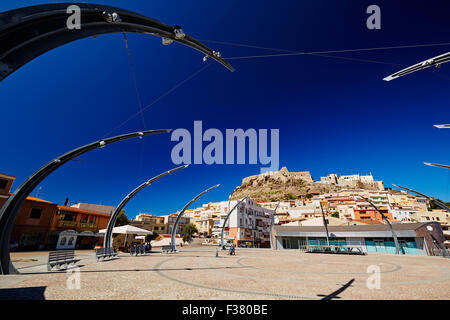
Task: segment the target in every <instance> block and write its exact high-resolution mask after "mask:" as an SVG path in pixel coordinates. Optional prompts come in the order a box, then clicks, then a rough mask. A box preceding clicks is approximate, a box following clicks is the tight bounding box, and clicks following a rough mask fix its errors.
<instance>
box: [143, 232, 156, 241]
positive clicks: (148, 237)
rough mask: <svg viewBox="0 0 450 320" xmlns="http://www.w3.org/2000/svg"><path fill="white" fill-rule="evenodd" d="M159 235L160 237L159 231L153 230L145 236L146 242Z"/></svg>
mask: <svg viewBox="0 0 450 320" xmlns="http://www.w3.org/2000/svg"><path fill="white" fill-rule="evenodd" d="M158 237H159V233H158V232H156V231H153V233H152V234H148V235H146V236H145V242H150V241H152V240H155V239H156V238H158Z"/></svg>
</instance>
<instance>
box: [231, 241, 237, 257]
mask: <svg viewBox="0 0 450 320" xmlns="http://www.w3.org/2000/svg"><path fill="white" fill-rule="evenodd" d="M229 255H230V256H235V255H236V245H235V244H234V243H233V244H232V245H231V247H230V252H229Z"/></svg>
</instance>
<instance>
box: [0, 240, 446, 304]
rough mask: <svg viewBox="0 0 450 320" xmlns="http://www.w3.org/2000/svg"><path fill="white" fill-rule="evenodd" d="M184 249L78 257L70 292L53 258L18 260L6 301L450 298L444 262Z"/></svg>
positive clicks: (7, 280)
mask: <svg viewBox="0 0 450 320" xmlns="http://www.w3.org/2000/svg"><path fill="white" fill-rule="evenodd" d="M180 249H181V252H179V253H173V254H163V253H152V254H149V255H146V256H138V257H134V256H133V257H131V256H130V255H129V254H120V255H119V259H114V260H110V261H105V262H96V261H95V259H94V252H93V251H77V252H76V256H77V257H78V258H79V259H81V260H80V262H78V266H79V267H80V269H79V271H80V273H79V275H80V289H69V288H68V286H67V283H68V279H70V277H71V276H73V275H74V274H75V273H67V272H66V271H52V272H48V271H47V268H46V265H45V263H46V260H47V253H45V252H31V253H13V254H12V260H13V262H14V265H15V266H16V268H18V269H19V271H20V272H21V274H20V275H8V276H0V288H1V289H0V299H83V300H84V299H88V300H92V299H102V300H103V299H120V300H122V299H151V300H157V299H220V300H223V299H237V300H240V299H256V300H260V299H314V300H316V299H324V298H325V299H387V300H396V299H450V259H445V258H441V257H422V256H395V255H389V254H369V255H366V256H357V255H333V254H314V253H303V252H299V251H298V250H283V251H273V250H270V249H243V248H239V249H238V250H237V252H236V255H235V256H228V255H227V254H226V252H225V251H220V256H219V257H216V256H215V252H216V248H215V247H206V248H205V247H198V248H180ZM369 266H372V268H379V270H380V274H379V275H380V288H379V289H376V288H375V289H369V288H368V287H367V280H368V278H369V277H370V276H373V274H372V273H367V270H368V267H369ZM373 266H375V267H373ZM371 283H372V282H371Z"/></svg>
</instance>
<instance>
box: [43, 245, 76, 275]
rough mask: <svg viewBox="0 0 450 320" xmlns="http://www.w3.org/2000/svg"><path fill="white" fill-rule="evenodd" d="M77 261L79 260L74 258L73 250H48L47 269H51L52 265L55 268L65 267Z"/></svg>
mask: <svg viewBox="0 0 450 320" xmlns="http://www.w3.org/2000/svg"><path fill="white" fill-rule="evenodd" d="M78 261H80V260H79V259H75V253H74V251H73V250H58V251H50V252H49V253H48V263H47V270H48V271H52V269H53V267H56V269H57V270H61V269H67V268H68V267H69V265H71V264H74V263H76V262H78ZM61 267H62V268H61Z"/></svg>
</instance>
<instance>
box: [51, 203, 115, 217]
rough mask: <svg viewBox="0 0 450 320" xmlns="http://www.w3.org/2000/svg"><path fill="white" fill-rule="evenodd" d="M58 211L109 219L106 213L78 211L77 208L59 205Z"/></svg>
mask: <svg viewBox="0 0 450 320" xmlns="http://www.w3.org/2000/svg"><path fill="white" fill-rule="evenodd" d="M58 210H60V211H69V212H74V213H81V214H92V215H96V216H104V217H109V214H107V213H103V212H96V211H89V210H83V209H78V208H74V207H68V206H61V205H58Z"/></svg>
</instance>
